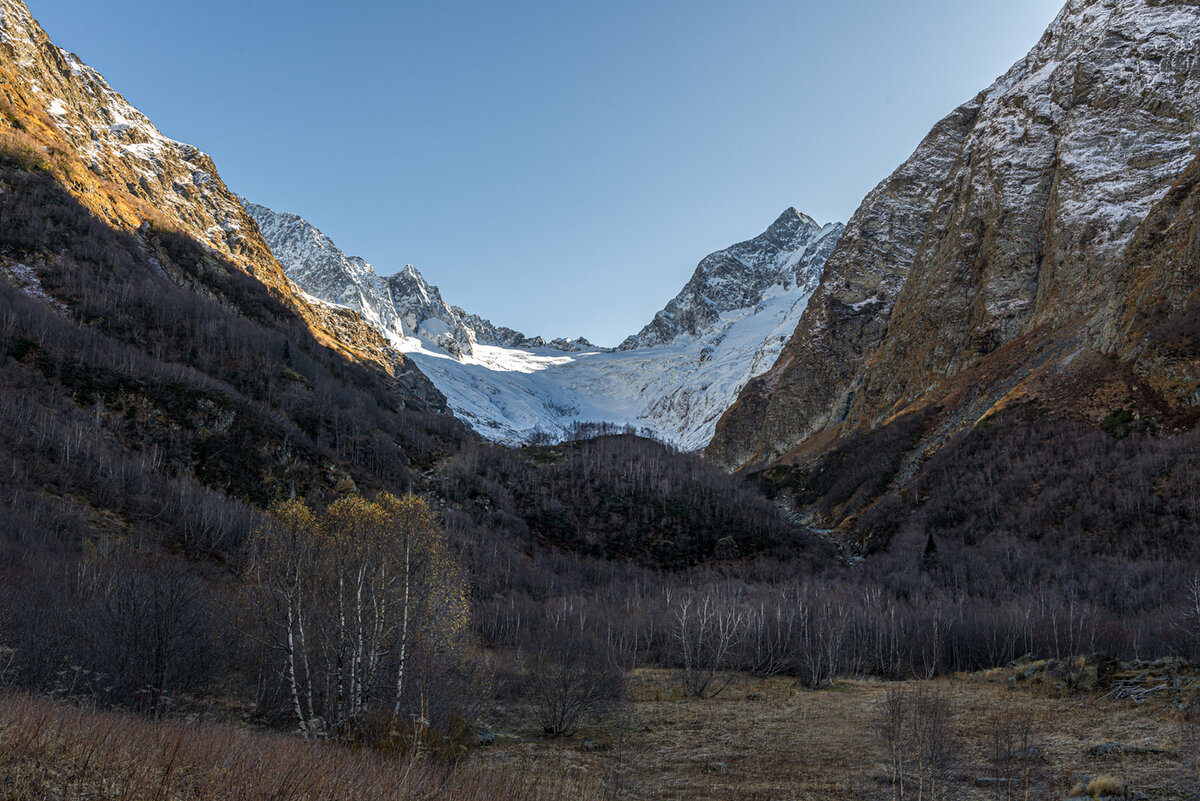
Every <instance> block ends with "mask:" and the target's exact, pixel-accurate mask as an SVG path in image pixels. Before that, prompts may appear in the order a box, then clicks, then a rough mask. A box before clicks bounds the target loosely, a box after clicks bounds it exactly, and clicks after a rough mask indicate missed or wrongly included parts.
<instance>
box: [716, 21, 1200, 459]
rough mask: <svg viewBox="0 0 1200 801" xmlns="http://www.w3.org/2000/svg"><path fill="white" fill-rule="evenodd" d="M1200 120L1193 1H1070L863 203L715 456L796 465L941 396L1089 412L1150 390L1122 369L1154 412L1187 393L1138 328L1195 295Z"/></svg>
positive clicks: (731, 419) (956, 418)
mask: <svg viewBox="0 0 1200 801" xmlns="http://www.w3.org/2000/svg"><path fill="white" fill-rule="evenodd" d="M1198 112H1200V6H1198V5H1197V4H1196V3H1194V2H1169V1H1168V0H1128V1H1125V2H1117V1H1116V0H1071V2H1070V3H1068V5H1067V6H1066V7H1065V8H1064V9H1063V11H1062V12H1061V14H1060V15H1059V16H1058V18H1057V19H1056V20H1055V21H1054V23H1053V24H1052V25H1051V26H1050V28H1049V29H1048V30H1047V31H1046V33H1045V35H1044V36H1043V37H1042V39H1041V40H1040V42H1039V43H1038V44H1037V46H1036V47H1035V48H1034V49H1033V50H1032V51H1031V52H1030V54H1029V55H1028V56H1027V57H1026V58H1025V59H1023V60H1022V61H1020V62H1019V63H1018V64H1016V65H1015V66H1014V67H1013V68H1012V69H1011V70H1010V71H1009V72H1008V73H1007V74H1006V75H1005V76H1003V77H1002V78H1001V79H1000V80H998V81H997V82H996V83H995V84H994V85H993V86H991V87H990V88H988V89H987V90H986V91H984V92H982V93H981V94H980V95H979V96H978V97H976V98H975V99H973V100H972V101H971V102H969V103H967V104H965V105H964V106H962V107H961V108H959V109H958V110H956V111H955V112H954V113H953V114H951V115H950V116H949V117H947V118H946V119H945V120H943V121H942V122H941V123H939V124H938V125H937V126H936V127H935V128H934V130H933V131H932V133H931V134H930V135H929V136H928V137H927V138H926V139H925V141H924V142H922V143H921V145H920V146H919V147H918V148H917V150H916V152H915V153H914V155H913V156H912V158H910V159H909V161H907V162H906V163H905V164H904V165H903V166H901V167H900V169H899V170H897V172H896V173H894V174H893V175H892V176H890V177H889V178H888V179H887V180H885V181H884V182H883V183H882V184H880V186H879V187H878V188H876V189H875V190H874V191H873V192H872V193H871V194H870V195H869V196H868V197H867V199H866V200H865V201H864V203H863V205H862V206H861V207H860V209H859V210H858V211H857V213H856V214H855V215H854V217H853V219H852V220H851V221H850V223H849V225H848V226H847V229H846V233H845V235H844V236H843V237H842V239H841V241H840V243H839V245H838V248H837V250H836V251H835V252H834V253H833V255H832V256H831V257H830V259H829V262H828V266H827V269H826V272H825V276H824V277H823V279H822V282H821V285H820V287H819V288H818V289H817V291H816V293H815V295H814V296H813V299H812V301H811V302H810V303H809V306H808V309H807V310H806V312H805V314H804V316H803V318H802V319H801V321H800V324H799V326H798V327H797V330H796V332H795V335H794V336H793V337H792V339H791V340H790V341H789V342H788V344H787V346H786V347H785V348H784V349H783V352H782V353H781V355H780V357H779V360H778V361H777V363H776V364H775V366H774V367H773V368H772V369H771V370H770V371H769V372H767V373H766V374H765V375H763V376H761V377H759V378H758V379H756V380H755V381H753V382H751V383H750V385H749V386H747V387H746V389H745V390H744V391H743V393H742V394H741V396H740V397H739V399H738V401H737V403H736V404H735V405H734V406H733V407H732V408H731V409H730V410H729V412H728V413H727V414H726V415H725V417H724V418H723V420H722V421H721V423H720V424H719V426H718V429H717V433H716V436H715V438H714V440H713V442H712V443H711V445H710V446H709V448H708V451H707V453H708V455H709V457H710V458H712V459H713V460H714V461H716V462H718V463H720V464H722V465H723V466H725V467H729V468H738V467H745V466H748V465H753V464H763V463H768V462H770V461H772V460H775V459H778V458H779V457H781V456H783V455H786V454H792V455H793V456H795V457H801V456H803V455H805V454H809V453H815V452H820V451H821V450H823V449H824V448H826V447H828V446H829V444H831V443H832V442H833V441H835V440H836V438H837V437H838V436H839V435H845V434H847V433H849V432H853V431H860V430H865V429H869V428H872V427H875V426H878V425H880V424H881V423H884V422H886V421H887V420H889V419H891V418H892V417H894V416H895V415H896V414H898V413H900V412H903V411H905V410H907V409H912V408H917V407H921V406H925V405H929V404H937V405H940V406H941V407H942V408H943V409H944V415H943V418H942V419H943V422H944V425H943V427H942V429H941V430H943V431H946V430H950V429H953V428H956V427H961V426H964V425H969V424H971V423H973V422H974V421H975V420H978V419H980V418H981V417H983V416H985V415H987V414H989V413H991V412H993V411H995V410H996V409H997V408H1000V407H1003V406H1005V405H1010V404H1012V403H1016V402H1021V401H1026V400H1031V399H1038V400H1042V401H1044V402H1047V403H1050V404H1052V405H1056V406H1057V407H1058V408H1061V409H1062V410H1063V411H1065V412H1068V413H1071V414H1075V415H1079V416H1083V417H1087V418H1089V419H1097V420H1098V419H1100V418H1102V417H1103V416H1105V415H1106V414H1108V413H1110V412H1111V411H1112V410H1113V408H1114V407H1115V406H1116V405H1117V404H1119V403H1121V402H1124V401H1125V400H1126V398H1127V397H1128V396H1130V395H1137V394H1138V392H1140V391H1141V390H1139V389H1138V388H1137V387H1136V383H1137V382H1136V380H1134V379H1133V377H1132V374H1129V373H1128V370H1127V368H1128V366H1129V364H1130V363H1131V360H1133V361H1132V363H1133V364H1135V365H1136V370H1137V373H1138V374H1139V375H1141V376H1142V378H1143V381H1145V382H1149V383H1152V384H1154V385H1156V386H1161V387H1164V392H1166V395H1165V396H1164V398H1160V399H1145V400H1144V403H1145V404H1147V405H1149V406H1154V407H1155V408H1156V409H1157V408H1158V407H1159V406H1162V404H1163V403H1165V404H1166V407H1167V408H1163V409H1158V411H1157V412H1155V413H1158V414H1161V415H1165V416H1166V417H1168V418H1169V417H1171V416H1172V415H1173V414H1175V412H1176V411H1179V407H1180V405H1181V404H1182V405H1184V406H1187V405H1194V404H1195V398H1194V395H1193V394H1189V393H1190V392H1192V391H1193V390H1191V389H1189V387H1191V386H1192V385H1191V384H1190V383H1189V382H1190V380H1191V379H1190V378H1187V377H1185V376H1184V375H1183V373H1181V371H1182V370H1183V368H1182V367H1181V366H1180V362H1179V361H1178V359H1176V360H1175V361H1171V362H1169V364H1168V361H1164V360H1163V359H1164V357H1162V356H1161V354H1162V353H1163V350H1162V348H1163V346H1162V345H1158V344H1153V343H1152V342H1151V341H1150V340H1149V339H1147V337H1148V336H1149V332H1151V331H1153V330H1156V328H1157V327H1158V326H1160V325H1162V324H1164V321H1166V320H1168V319H1173V317H1172V316H1173V315H1174V316H1175V317H1178V315H1179V314H1181V313H1182V312H1180V309H1182V308H1184V307H1185V306H1186V304H1187V303H1188V302H1190V301H1189V300H1188V299H1189V298H1190V297H1191V293H1192V292H1193V291H1194V290H1195V288H1196V281H1195V278H1196V276H1195V263H1194V262H1191V264H1190V266H1189V263H1188V261H1187V258H1186V256H1184V255H1182V254H1184V253H1185V252H1186V251H1187V248H1188V247H1189V245H1187V244H1186V242H1187V236H1188V235H1187V234H1186V233H1184V231H1186V230H1189V226H1191V225H1192V223H1191V222H1190V220H1191V218H1190V217H1188V214H1189V213H1190V212H1189V209H1191V208H1192V205H1191V204H1193V203H1194V200H1193V194H1192V193H1193V189H1191V188H1190V187H1191V186H1192V185H1193V184H1192V183H1191V181H1193V180H1194V179H1190V178H1189V175H1191V172H1192V171H1188V172H1187V173H1185V171H1187V170H1188V166H1189V164H1191V163H1192V162H1193V160H1194V159H1195V158H1196V156H1197V154H1198V153H1200V132H1198V130H1197V126H1198V122H1200V120H1198V117H1197V114H1198ZM1193 171H1194V168H1193ZM1177 182H1178V183H1177ZM1164 204H1165V205H1164ZM1191 230H1194V229H1191ZM1168 233H1169V236H1168ZM1168 240H1169V241H1168ZM1151 354H1160V355H1158V356H1155V355H1151ZM1185 361H1186V360H1185ZM1184 372H1186V371H1184ZM1167 385H1170V387H1171V388H1170V390H1169V391H1168V390H1166V389H1165V387H1166V386H1167ZM1143 388H1144V387H1143ZM1160 401H1162V403H1160ZM1148 413H1149V410H1148Z"/></svg>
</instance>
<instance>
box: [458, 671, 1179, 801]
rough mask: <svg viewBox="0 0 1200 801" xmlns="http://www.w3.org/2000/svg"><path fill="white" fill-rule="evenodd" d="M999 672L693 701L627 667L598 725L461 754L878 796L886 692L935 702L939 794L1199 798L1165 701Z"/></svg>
mask: <svg viewBox="0 0 1200 801" xmlns="http://www.w3.org/2000/svg"><path fill="white" fill-rule="evenodd" d="M1012 675H1013V671H1011V670H1010V671H993V672H990V673H988V674H979V675H975V676H960V677H957V678H947V679H938V680H936V681H933V682H882V681H841V682H838V683H837V684H835V686H834V687H833V688H832V689H828V690H820V691H816V692H813V691H808V690H805V689H803V688H802V687H800V686H798V685H797V683H796V682H794V681H792V680H789V679H782V678H773V679H752V678H749V677H743V678H741V679H740V680H739V681H738V682H737V683H736V684H735V685H734V686H733V687H732V688H731V690H730V691H728V692H726V693H724V694H722V695H721V696H718V697H717V698H714V699H707V700H697V699H689V698H686V697H685V695H684V691H683V686H682V680H681V677H680V676H679V674H678V673H677V672H675V671H639V672H638V673H637V674H636V675H635V677H634V679H633V682H632V687H631V692H630V696H631V698H632V699H633V703H632V704H631V705H630V707H629V708H628V709H627V710H626V712H625V713H624V714H618V715H616V716H614V717H613V718H612V719H611V720H610V721H609V722H608V723H607V724H606V725H605V726H604V727H598V728H595V729H592V730H586V731H584V732H583V733H582V734H581V735H580V736H578V737H576V738H575V739H573V740H566V741H562V740H560V741H545V740H539V739H538V738H537V737H536V736H534V732H533V731H532V730H531V729H529V730H526V729H521V728H516V729H513V730H512V731H511V733H506V734H502V735H500V737H499V738H498V741H497V744H496V745H495V746H492V747H490V748H486V749H481V750H479V751H477V752H476V754H475V756H474V757H473V759H474V760H476V762H475V764H484V765H489V766H495V767H513V766H519V765H529V764H545V765H548V766H554V769H555V770H556V771H561V772H573V773H574V774H576V775H578V776H581V777H591V778H592V779H594V780H595V781H597V782H600V783H601V784H602V785H603V790H602V797H604V798H629V799H634V798H636V799H653V800H655V801H684V800H685V799H686V801H735V800H736V801H767V800H768V799H770V801H792V800H799V799H805V800H806V801H807V800H808V799H813V800H814V801H816V800H818V799H819V800H820V801H843V800H844V801H850V799H881V800H882V799H889V798H892V797H893V788H892V782H891V777H890V773H889V770H888V751H887V745H886V742H885V739H884V737H883V736H882V732H881V730H880V728H881V723H883V722H884V720H885V719H886V706H887V703H888V698H889V694H891V693H894V692H895V691H896V690H897V689H899V690H902V691H906V692H910V693H913V694H916V693H920V692H923V693H926V694H927V695H930V696H937V697H940V698H942V699H944V700H945V702H946V703H947V704H948V706H949V709H950V713H951V723H950V726H949V739H950V741H951V742H952V747H953V760H952V763H951V768H950V771H949V775H950V779H951V780H952V785H953V786H952V787H951V788H949V789H950V790H951V791H952V792H950V793H948V795H947V796H946V797H953V798H958V799H962V801H994V800H997V799H1006V800H1007V799H1029V800H1030V801H1033V800H1034V799H1052V800H1053V801H1060V800H1061V799H1065V798H1067V797H1068V795H1069V793H1070V792H1071V790H1072V789H1073V788H1075V787H1076V786H1077V785H1079V784H1081V783H1082V785H1083V787H1084V788H1085V789H1086V788H1087V787H1088V786H1089V785H1090V784H1092V782H1093V781H1095V782H1096V785H1095V786H1097V787H1098V786H1100V785H1101V784H1104V783H1105V782H1107V781H1108V779H1105V778H1104V777H1106V776H1108V777H1113V778H1115V779H1117V780H1120V781H1121V782H1124V783H1127V784H1128V787H1129V789H1130V790H1131V792H1132V793H1135V794H1136V793H1143V794H1144V796H1136V795H1134V796H1131V797H1143V798H1148V799H1195V798H1197V797H1200V796H1198V795H1197V790H1198V789H1200V788H1198V787H1197V786H1196V784H1195V777H1194V775H1193V776H1191V777H1189V775H1188V773H1187V772H1186V770H1185V769H1184V766H1183V765H1182V764H1181V759H1180V754H1181V753H1182V752H1184V751H1186V743H1184V742H1182V741H1181V739H1180V734H1181V732H1180V729H1179V726H1178V723H1179V715H1178V711H1177V710H1175V709H1174V708H1173V707H1171V706H1170V705H1169V704H1168V703H1162V702H1160V703H1157V704H1154V703H1147V704H1141V705H1138V704H1133V703H1130V702H1128V701H1116V700H1111V699H1105V698H1104V697H1103V695H1102V693H1101V692H1099V691H1087V692H1082V693H1070V692H1065V691H1062V692H1060V691H1058V690H1056V689H1055V688H1054V687H1053V686H1049V685H1047V686H1035V687H1019V688H1013V687H1012V686H1011V683H1010V682H1009V681H1008V678H1009V677H1010V676H1012ZM1022 730H1025V731H1022ZM1025 732H1027V734H1026V733H1025ZM1010 735H1015V739H1013V740H1012V741H1011V742H1012V743H1013V744H1015V745H1016V746H1019V747H1018V748H1016V749H1012V750H1010V751H1009V756H1010V757H1011V756H1012V755H1013V754H1018V755H1019V756H1018V757H1017V759H1016V761H1018V762H1020V763H1021V765H1020V766H1018V767H1017V768H1016V769H1010V770H1008V771H1007V775H1008V776H1009V777H1010V781H1012V782H1013V790H1014V791H1013V792H1011V793H1009V794H1005V788H1004V787H1003V786H1002V785H1001V786H999V787H998V786H997V784H996V783H995V782H992V781H989V780H991V779H995V778H997V776H998V775H999V776H1003V775H1005V773H1006V769H1005V766H1004V765H1003V764H998V762H999V761H1000V760H998V759H997V744H998V741H999V740H1001V739H1003V738H1004V737H1009V736H1010ZM1112 743H1120V744H1122V745H1123V746H1125V747H1124V748H1115V747H1112V746H1111V745H1109V744H1112ZM1010 749H1011V746H1010ZM1026 749H1028V750H1026ZM1093 749H1097V751H1096V753H1093V751H1092V750H1093ZM1021 752H1024V753H1023V754H1022V753H1021ZM1024 756H1028V757H1029V759H1028V760H1025V759H1023V757H1024ZM1025 762H1028V773H1026V769H1025V767H1024V765H1025ZM1026 777H1028V780H1029V781H1028V784H1029V793H1028V795H1026V793H1025V790H1024V784H1023V780H1024V779H1025V778H1026ZM1189 782H1190V784H1189ZM913 789H914V790H915V789H916V788H915V787H914V788H913ZM911 797H912V798H917V794H916V792H912V794H911ZM926 797H929V796H928V794H927V795H926Z"/></svg>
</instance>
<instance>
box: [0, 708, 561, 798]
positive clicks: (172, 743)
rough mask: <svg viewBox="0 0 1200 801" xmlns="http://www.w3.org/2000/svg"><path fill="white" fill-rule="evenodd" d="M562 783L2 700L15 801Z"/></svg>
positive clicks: (392, 793) (462, 791)
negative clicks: (451, 768) (452, 768)
mask: <svg viewBox="0 0 1200 801" xmlns="http://www.w3.org/2000/svg"><path fill="white" fill-rule="evenodd" d="M578 797H582V795H581V794H579V790H578V788H571V787H569V786H568V785H567V782H566V781H565V780H563V779H562V778H561V777H556V778H554V779H553V780H550V779H545V778H543V779H541V780H538V779H537V778H535V777H534V776H531V775H530V774H528V773H524V774H521V775H520V776H515V777H514V774H508V775H505V776H500V775H497V774H493V773H491V772H488V771H486V770H480V769H465V770H448V769H446V768H444V767H439V766H436V765H432V764H430V763H428V762H425V761H423V760H421V759H419V758H409V759H403V760H401V759H396V758H391V759H389V758H386V757H383V756H380V755H378V754H375V753H372V752H368V751H360V750H351V749H348V748H344V747H340V746H335V745H329V744H322V743H313V742H306V741H304V740H301V739H300V738H298V737H292V736H287V735H280V734H261V733H255V732H250V731H246V730H237V729H231V728H226V727H220V726H212V725H200V726H198V725H189V724H187V723H182V722H162V721H151V720H146V719H142V718H136V717H132V716H127V715H123V714H118V713H112V712H101V711H95V710H90V709H81V708H76V707H70V706H66V705H63V704H59V703H55V702H52V701H47V700H42V699H35V698H28V697H17V696H0V799H2V800H3V801H38V800H40V799H56V801H71V800H73V799H80V800H82V799H89V800H90V801H101V800H102V799H105V800H106V799H112V800H113V801H117V800H118V799H119V800H120V801H184V799H187V800H188V801H200V799H220V801H238V799H245V801H263V799H274V800H275V801H309V800H311V801H318V799H319V801H339V800H340V799H347V801H387V800H390V799H395V801H401V799H403V801H410V800H411V801H417V799H420V800H421V801H438V800H440V799H446V801H560V800H562V799H568V798H578Z"/></svg>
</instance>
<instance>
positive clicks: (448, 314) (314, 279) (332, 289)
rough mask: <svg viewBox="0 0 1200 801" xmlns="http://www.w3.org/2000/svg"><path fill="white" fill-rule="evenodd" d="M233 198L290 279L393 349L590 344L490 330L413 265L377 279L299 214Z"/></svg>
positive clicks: (461, 351) (468, 350) (460, 352)
mask: <svg viewBox="0 0 1200 801" xmlns="http://www.w3.org/2000/svg"><path fill="white" fill-rule="evenodd" d="M239 200H240V201H241V203H242V205H243V206H244V207H245V209H246V212H247V213H248V214H249V215H250V216H251V217H252V218H253V219H254V221H255V222H257V223H258V227H259V230H260V231H261V232H262V235H263V238H264V239H265V240H266V241H267V243H268V244H269V245H270V247H271V251H272V253H274V255H275V257H276V258H277V259H278V260H279V262H280V263H281V264H283V265H284V267H285V269H286V271H287V274H288V277H289V278H291V279H292V280H293V281H295V282H296V284H297V285H298V286H299V287H300V288H301V289H303V290H304V291H305V292H306V293H308V295H310V296H311V297H313V298H315V299H317V300H320V301H324V302H325V303H330V304H333V305H336V306H344V307H346V308H348V309H353V310H355V311H357V312H359V313H360V314H362V316H363V318H364V319H366V320H367V321H368V322H370V323H371V324H372V325H374V326H375V327H376V328H378V329H379V330H380V331H381V332H382V333H383V335H384V336H385V337H387V338H388V340H389V341H390V342H391V343H392V345H393V347H396V348H397V349H399V350H405V351H407V350H413V349H418V350H419V349H420V348H423V347H427V346H431V347H432V348H433V349H434V350H436V351H440V352H442V353H445V354H446V355H449V356H452V357H453V358H455V359H459V358H470V357H471V356H472V355H473V354H474V352H475V347H476V344H483V345H501V346H507V347H540V348H551V349H554V350H563V351H571V350H579V349H581V348H584V347H586V348H590V347H591V343H589V342H588V341H587V340H585V339H579V340H566V339H563V340H555V341H554V342H547V341H546V340H544V339H542V338H541V337H527V336H525V335H524V334H522V333H521V332H520V331H514V330H512V329H510V328H503V327H498V326H495V325H493V324H492V323H491V322H490V321H488V320H485V319H483V318H482V317H479V316H477V315H472V314H467V312H465V311H463V310H462V309H460V308H458V307H451V306H450V305H449V304H447V303H446V301H444V300H443V299H442V293H441V291H440V290H439V289H438V288H437V287H436V286H433V285H431V284H430V283H428V282H427V281H426V280H425V278H424V277H423V276H422V275H421V273H420V272H419V271H418V270H417V268H416V267H413V266H412V265H411V264H409V265H407V266H405V267H404V269H403V270H401V271H400V272H398V273H396V274H395V275H391V276H380V275H377V274H376V273H375V268H374V267H372V266H371V265H370V264H368V263H367V262H366V261H365V260H364V259H361V258H359V257H357V256H347V255H346V254H344V253H342V251H341V250H339V249H338V248H337V246H336V245H335V244H334V243H333V241H332V240H331V239H330V238H329V237H327V236H326V235H325V234H323V233H322V232H321V231H320V230H318V229H317V228H315V227H313V225H312V224H311V223H309V222H308V221H307V220H305V219H303V218H302V217H298V216H297V215H295V214H287V213H281V212H275V211H272V210H271V209H269V208H267V207H266V206H260V205H258V204H256V203H252V202H250V201H249V200H246V199H245V198H239ZM416 341H419V342H420V344H419V345H418V344H417V342H416Z"/></svg>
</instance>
